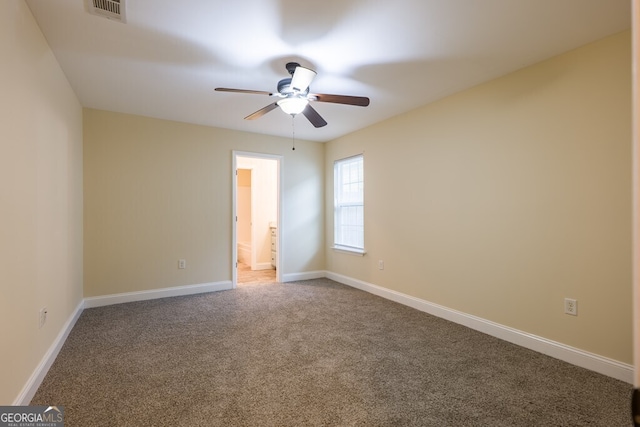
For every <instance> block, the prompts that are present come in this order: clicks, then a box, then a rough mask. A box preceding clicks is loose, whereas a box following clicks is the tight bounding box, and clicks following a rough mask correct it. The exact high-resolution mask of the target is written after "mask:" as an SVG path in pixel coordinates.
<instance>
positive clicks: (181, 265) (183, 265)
mask: <svg viewBox="0 0 640 427" xmlns="http://www.w3.org/2000/svg"><path fill="white" fill-rule="evenodd" d="M178 268H179V269H184V268H187V260H186V259H179V260H178Z"/></svg>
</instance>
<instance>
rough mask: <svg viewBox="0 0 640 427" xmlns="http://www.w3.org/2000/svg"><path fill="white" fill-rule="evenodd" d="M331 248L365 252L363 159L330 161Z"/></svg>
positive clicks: (358, 157) (356, 157) (359, 156)
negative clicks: (331, 187)
mask: <svg viewBox="0 0 640 427" xmlns="http://www.w3.org/2000/svg"><path fill="white" fill-rule="evenodd" d="M333 197H334V215H335V217H334V248H335V249H341V250H346V251H351V252H357V253H361V254H364V160H363V156H362V155H358V156H354V157H349V158H346V159H342V160H337V161H336V162H335V163H334V164H333Z"/></svg>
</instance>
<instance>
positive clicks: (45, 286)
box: [0, 1, 82, 405]
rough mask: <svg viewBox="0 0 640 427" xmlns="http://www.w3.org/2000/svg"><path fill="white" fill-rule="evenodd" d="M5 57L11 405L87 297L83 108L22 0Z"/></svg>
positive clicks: (6, 345)
mask: <svg viewBox="0 0 640 427" xmlns="http://www.w3.org/2000/svg"><path fill="white" fill-rule="evenodd" d="M0 57H1V58H2V65H1V66H0V82H1V83H0V86H1V87H2V96H1V97H0V117H2V125H0V147H1V150H0V152H1V153H2V154H0V218H1V219H2V221H0V295H1V296H0V337H1V338H0V339H1V340H2V344H1V345H0V347H1V348H2V351H0V405H8V404H12V403H17V401H16V399H17V398H18V396H19V395H20V394H21V392H22V390H23V387H24V386H25V384H27V382H28V380H29V378H30V376H31V375H32V374H33V373H34V371H35V370H36V368H37V366H38V364H39V363H40V362H41V360H42V358H43V357H44V355H45V353H46V352H47V350H48V349H49V348H50V347H51V346H52V344H53V342H54V340H55V339H56V337H57V336H58V334H59V333H60V332H61V330H62V329H63V326H64V324H65V323H66V322H67V321H68V320H69V319H70V318H71V316H72V315H73V313H74V311H75V309H76V308H77V306H78V304H79V303H80V302H81V300H82V109H81V107H80V104H79V102H78V100H77V99H76V97H75V95H74V93H73V91H72V90H71V87H70V86H69V83H68V82H67V80H66V78H65V76H64V74H63V73H62V71H61V69H60V67H59V65H58V63H57V61H56V59H55V58H54V56H53V54H52V52H51V50H50V49H49V47H48V45H47V43H46V41H45V39H44V37H43V36H42V33H41V32H40V29H39V28H38V26H37V25H36V22H35V20H34V19H33V17H32V15H31V12H30V11H29V9H28V8H27V6H26V5H25V4H24V2H22V1H9V2H3V4H2V13H0ZM43 307H47V308H48V311H49V314H48V320H47V322H46V324H45V325H44V327H43V328H42V329H39V328H38V312H39V310H40V309H41V308H43Z"/></svg>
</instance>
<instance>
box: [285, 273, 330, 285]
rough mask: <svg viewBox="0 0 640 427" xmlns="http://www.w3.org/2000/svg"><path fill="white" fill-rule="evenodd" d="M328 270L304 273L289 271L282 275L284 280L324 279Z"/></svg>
mask: <svg viewBox="0 0 640 427" xmlns="http://www.w3.org/2000/svg"><path fill="white" fill-rule="evenodd" d="M325 277H327V272H326V271H306V272H304V273H287V274H283V275H282V282H283V283H284V282H296V281H298V280H311V279H323V278H325Z"/></svg>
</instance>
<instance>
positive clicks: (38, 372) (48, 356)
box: [13, 300, 84, 406]
mask: <svg viewBox="0 0 640 427" xmlns="http://www.w3.org/2000/svg"><path fill="white" fill-rule="evenodd" d="M83 309H84V300H82V301H80V303H79V304H78V306H77V307H76V309H75V310H74V311H73V313H72V314H71V316H70V317H69V319H68V320H67V322H66V323H65V324H64V326H63V327H62V329H61V330H60V333H59V334H58V336H57V337H56V339H55V340H54V341H53V343H52V344H51V347H49V350H47V352H46V353H45V355H44V356H43V357H42V360H41V361H40V363H39V364H38V366H37V367H36V369H35V370H34V371H33V373H32V374H31V376H30V377H29V380H28V381H27V383H26V384H25V385H24V387H23V388H22V391H20V394H19V395H18V397H16V400H14V401H13V406H27V405H29V403H31V399H33V396H35V394H36V392H37V391H38V387H40V384H42V380H44V377H45V376H46V375H47V372H49V368H51V365H52V364H53V362H54V361H55V360H56V357H58V353H60V349H61V348H62V346H63V345H64V342H65V341H66V340H67V337H68V336H69V333H70V332H71V330H72V329H73V326H74V325H75V324H76V322H77V321H78V318H79V317H80V315H81V314H82V310H83Z"/></svg>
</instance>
